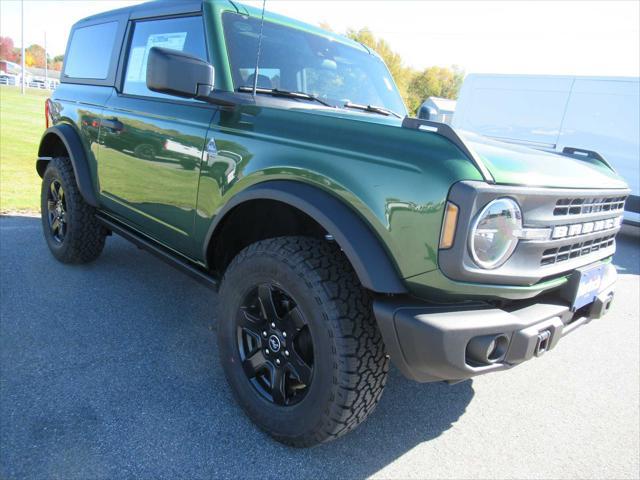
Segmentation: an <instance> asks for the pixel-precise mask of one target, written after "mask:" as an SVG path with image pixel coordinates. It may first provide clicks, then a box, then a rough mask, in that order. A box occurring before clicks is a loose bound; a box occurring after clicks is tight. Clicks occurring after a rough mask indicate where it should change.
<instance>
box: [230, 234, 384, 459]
mask: <svg viewBox="0 0 640 480" xmlns="http://www.w3.org/2000/svg"><path fill="white" fill-rule="evenodd" d="M218 319H219V320H218V342H219V351H220V357H221V362H222V365H223V367H224V370H225V374H226V376H227V379H228V380H229V383H230V385H231V387H232V389H233V391H234V393H235V394H236V397H237V398H238V400H239V403H240V404H241V405H242V407H243V408H244V409H245V411H246V412H247V414H248V415H249V416H250V417H251V418H252V420H253V421H254V422H255V423H256V424H257V425H258V426H260V427H261V428H262V429H264V430H265V431H266V432H267V433H269V434H270V435H272V436H273V437H274V438H276V439H277V440H279V441H281V442H283V443H286V444H289V445H293V446H299V447H302V446H311V445H314V444H317V443H321V442H325V441H328V440H331V439H334V438H337V437H338V436H340V435H343V434H345V433H347V432H349V431H350V430H352V429H353V428H355V427H356V426H357V425H358V424H360V423H361V422H362V421H364V419H365V418H367V416H368V415H369V414H370V413H371V412H372V411H373V410H374V408H375V406H376V404H377V402H378V400H379V399H380V397H381V395H382V391H383V388H384V385H385V382H386V376H387V371H388V359H387V357H386V355H385V351H384V345H383V342H382V338H381V335H380V332H379V330H378V328H377V325H376V322H375V319H374V318H373V315H372V309H371V299H370V296H369V294H368V292H367V291H366V290H364V289H363V288H362V286H361V285H360V282H359V281H358V278H357V276H356V275H355V273H354V272H353V270H352V268H351V266H350V265H349V263H348V262H347V260H346V258H345V257H344V255H343V254H342V252H341V251H340V250H339V248H337V247H336V245H335V244H332V243H328V242H325V241H320V240H317V239H313V238H307V237H282V238H275V239H270V240H265V241H261V242H258V243H255V244H253V245H251V246H249V247H247V248H246V249H245V250H243V251H242V252H241V253H240V254H239V255H238V256H237V257H236V258H235V259H234V261H233V262H232V264H231V265H230V266H229V268H228V269H227V272H226V274H225V277H224V279H223V283H222V288H221V291H220V312H219V316H218Z"/></svg>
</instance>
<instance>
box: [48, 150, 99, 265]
mask: <svg viewBox="0 0 640 480" xmlns="http://www.w3.org/2000/svg"><path fill="white" fill-rule="evenodd" d="M40 197H41V214H42V215H41V216H42V228H43V232H44V238H45V240H46V241H47V245H48V246H49V250H51V253H52V254H53V256H54V257H56V259H58V260H59V261H61V262H63V263H87V262H90V261H92V260H95V259H96V258H97V257H98V256H99V255H100V253H101V252H102V249H103V248H104V243H105V237H106V235H107V230H106V229H105V228H104V227H103V226H102V225H100V223H98V220H97V218H96V216H95V209H94V208H93V207H91V206H90V205H88V204H87V203H86V202H85V201H84V199H83V198H82V195H81V194H80V192H79V190H78V186H77V184H76V180H75V176H74V174H73V168H72V167H71V162H70V161H69V159H68V158H65V157H58V158H54V159H52V160H51V161H50V162H49V164H48V165H47V169H46V170H45V173H44V176H43V178H42V190H41V195H40Z"/></svg>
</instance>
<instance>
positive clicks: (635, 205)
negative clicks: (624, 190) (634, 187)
mask: <svg viewBox="0 0 640 480" xmlns="http://www.w3.org/2000/svg"><path fill="white" fill-rule="evenodd" d="M624 210H625V212H631V213H640V196H638V195H629V196H628V197H627V201H626V203H625V204H624Z"/></svg>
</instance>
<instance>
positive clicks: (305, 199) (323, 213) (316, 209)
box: [203, 180, 407, 294]
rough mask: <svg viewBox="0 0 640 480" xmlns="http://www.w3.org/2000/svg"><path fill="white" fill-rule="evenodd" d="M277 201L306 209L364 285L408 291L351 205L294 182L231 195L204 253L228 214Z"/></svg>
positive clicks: (260, 185) (273, 183)
mask: <svg viewBox="0 0 640 480" xmlns="http://www.w3.org/2000/svg"><path fill="white" fill-rule="evenodd" d="M260 199H264V200H275V201H279V202H282V203H285V204H288V205H290V206H292V207H294V208H297V209H298V210H300V211H302V212H304V213H305V214H307V215H309V216H310V217H311V218H313V219H314V220H315V221H316V222H318V224H320V225H321V226H322V227H323V228H324V229H325V230H326V231H327V232H328V233H329V234H331V235H333V237H334V239H335V241H336V242H337V243H338V245H339V246H340V248H341V249H342V250H343V251H344V253H345V255H346V256H347V259H348V260H349V262H350V263H351V265H352V266H353V268H354V270H355V272H356V274H357V275H358V278H359V279H360V282H361V283H362V285H363V286H364V287H365V288H367V289H369V290H372V291H374V292H379V293H392V294H401V293H407V289H406V288H405V286H404V283H403V281H402V277H401V275H400V274H399V272H398V270H397V268H396V267H395V265H394V263H393V261H392V260H391V256H390V254H389V253H388V252H387V250H386V248H385V247H384V246H383V243H382V241H381V240H380V239H379V237H378V236H377V235H376V234H375V232H374V231H373V230H372V229H371V227H370V226H369V225H367V223H366V222H365V221H364V220H363V219H362V217H361V216H359V215H358V214H357V213H356V212H355V211H354V210H353V209H352V208H350V207H349V206H347V205H346V204H345V203H344V202H343V201H341V200H340V199H338V198H336V197H335V196H333V195H331V194H329V193H327V192H325V191H324V190H321V189H319V188H317V187H314V186H311V185H308V184H305V183H301V182H295V181H287V180H272V181H266V182H262V183H258V184H256V185H253V186H251V187H248V188H247V189H246V190H243V191H242V192H240V193H238V194H236V195H235V196H234V197H233V198H231V199H230V200H229V201H228V202H227V204H226V205H225V206H224V208H223V209H222V210H221V211H220V212H219V213H218V214H217V215H216V217H215V219H214V221H213V222H212V224H211V226H210V228H209V231H208V233H207V238H206V240H207V241H206V242H205V243H204V251H203V254H204V256H205V258H206V253H207V248H208V246H209V242H210V241H211V239H212V238H214V236H215V234H216V230H217V228H218V227H219V226H220V225H222V222H223V220H224V218H225V216H226V214H227V213H229V212H231V211H232V210H233V209H234V208H235V207H237V206H238V205H240V204H242V203H244V202H247V201H251V200H260Z"/></svg>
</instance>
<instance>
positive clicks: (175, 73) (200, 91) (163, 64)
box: [147, 47, 214, 98]
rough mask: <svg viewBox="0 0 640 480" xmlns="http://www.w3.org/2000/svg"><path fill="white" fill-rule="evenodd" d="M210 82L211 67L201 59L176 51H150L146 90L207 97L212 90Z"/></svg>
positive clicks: (180, 95) (211, 81)
mask: <svg viewBox="0 0 640 480" xmlns="http://www.w3.org/2000/svg"><path fill="white" fill-rule="evenodd" d="M213 79H214V69H213V66H212V65H211V64H209V63H207V62H206V61H204V60H201V59H199V58H197V57H194V56H192V55H189V54H188V53H184V52H181V51H179V50H171V49H168V48H160V47H153V48H152V49H151V50H149V59H148V61H147V88H149V90H152V91H154V92H158V93H165V94H167V95H174V96H176V97H183V98H206V97H208V96H209V95H210V94H211V92H212V91H213Z"/></svg>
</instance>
